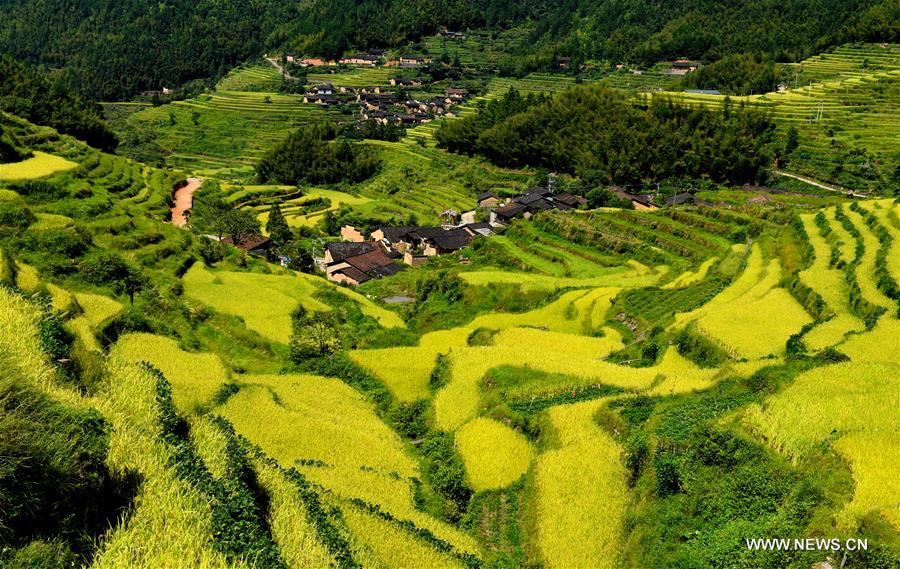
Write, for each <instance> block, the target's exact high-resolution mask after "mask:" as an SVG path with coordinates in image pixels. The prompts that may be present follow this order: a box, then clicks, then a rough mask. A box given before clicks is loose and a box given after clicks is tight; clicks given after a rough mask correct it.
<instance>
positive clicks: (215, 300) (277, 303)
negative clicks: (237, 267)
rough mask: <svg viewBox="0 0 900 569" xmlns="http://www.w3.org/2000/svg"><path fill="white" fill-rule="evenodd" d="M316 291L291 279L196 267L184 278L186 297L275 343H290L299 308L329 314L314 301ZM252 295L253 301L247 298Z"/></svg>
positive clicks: (287, 276) (296, 279) (324, 306)
mask: <svg viewBox="0 0 900 569" xmlns="http://www.w3.org/2000/svg"><path fill="white" fill-rule="evenodd" d="M316 290H317V289H316V287H315V285H313V284H312V283H310V282H309V281H307V280H306V279H302V278H299V277H297V276H291V275H284V276H282V275H263V274H258V273H238V272H228V271H210V270H207V269H205V268H203V267H202V266H201V265H199V264H197V265H194V266H193V267H192V268H191V270H189V271H188V272H187V273H186V274H185V275H184V293H185V295H186V296H188V297H189V298H192V299H194V300H197V301H199V302H202V303H203V304H205V305H207V306H209V307H210V308H212V309H214V310H217V311H219V312H223V313H225V314H231V315H233V316H238V317H240V318H242V319H243V320H244V323H245V324H246V326H247V328H248V329H250V330H253V331H254V332H257V333H258V334H259V335H260V336H263V337H264V338H267V339H269V340H272V341H275V342H282V343H285V344H286V343H287V342H288V341H289V340H290V336H291V313H292V312H293V311H294V309H295V308H296V307H297V306H303V307H304V308H306V309H307V310H312V311H321V310H328V306H327V305H326V304H324V303H322V302H321V301H319V300H316V299H315V298H313V297H312V295H313V293H315V292H316ZM248 291H252V297H248V296H247V294H248Z"/></svg>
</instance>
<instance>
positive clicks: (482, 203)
mask: <svg viewBox="0 0 900 569" xmlns="http://www.w3.org/2000/svg"><path fill="white" fill-rule="evenodd" d="M476 199H477V200H478V207H483V208H492V207H497V206H498V205H500V197H499V196H497V194H495V193H494V192H482V193H480V194H478V197H477V198H476Z"/></svg>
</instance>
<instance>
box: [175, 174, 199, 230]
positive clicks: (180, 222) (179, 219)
mask: <svg viewBox="0 0 900 569" xmlns="http://www.w3.org/2000/svg"><path fill="white" fill-rule="evenodd" d="M202 184H203V180H201V179H200V178H188V180H187V184H186V185H184V186H182V187H180V188H178V189H177V190H175V207H173V208H172V225H174V226H175V227H184V226H185V225H186V224H187V217H186V216H185V215H184V212H186V211H187V210H189V209H191V207H192V206H193V205H194V197H193V196H194V192H196V191H197V190H199V189H200V186H201V185H202Z"/></svg>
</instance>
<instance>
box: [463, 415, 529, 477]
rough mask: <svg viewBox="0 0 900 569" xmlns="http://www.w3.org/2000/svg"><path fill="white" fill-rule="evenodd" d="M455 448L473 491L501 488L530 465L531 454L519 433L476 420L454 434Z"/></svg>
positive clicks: (519, 475) (502, 426)
mask: <svg viewBox="0 0 900 569" xmlns="http://www.w3.org/2000/svg"><path fill="white" fill-rule="evenodd" d="M456 448H457V450H458V451H459V453H460V455H462V458H463V462H464V463H465V465H466V476H467V477H468V479H469V483H470V485H471V486H472V489H473V490H475V491H481V490H493V489H496V488H505V487H507V486H509V485H510V484H512V483H514V482H515V481H516V480H518V479H519V478H521V477H522V475H523V474H525V472H526V471H527V470H528V468H529V467H530V466H531V460H532V458H533V456H534V451H533V450H532V448H531V443H529V442H528V439H526V438H525V437H524V436H523V435H522V434H521V433H519V432H517V431H514V430H513V429H511V428H509V427H507V426H506V425H504V424H503V423H499V422H497V421H494V420H493V419H487V418H484V417H479V418H477V419H473V420H471V421H469V422H468V423H466V424H465V425H463V426H462V427H461V428H460V429H459V430H458V431H456Z"/></svg>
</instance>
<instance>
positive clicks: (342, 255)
mask: <svg viewBox="0 0 900 569" xmlns="http://www.w3.org/2000/svg"><path fill="white" fill-rule="evenodd" d="M325 250H326V251H327V252H329V253H331V258H332V260H334V261H335V262H337V261H343V260H344V259H346V258H348V257H355V256H357V255H363V254H365V253H370V252H372V251H374V250H375V243H372V242H369V241H364V242H362V243H348V242H344V241H341V242H335V243H326V244H325Z"/></svg>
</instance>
